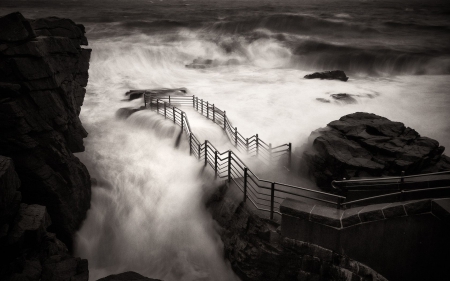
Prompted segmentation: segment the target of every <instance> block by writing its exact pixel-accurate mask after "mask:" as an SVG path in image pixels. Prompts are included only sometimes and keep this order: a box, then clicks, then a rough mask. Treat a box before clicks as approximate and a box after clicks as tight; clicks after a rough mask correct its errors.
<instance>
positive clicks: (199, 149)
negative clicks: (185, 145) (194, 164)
mask: <svg viewBox="0 0 450 281" xmlns="http://www.w3.org/2000/svg"><path fill="white" fill-rule="evenodd" d="M201 149H202V146H201V145H200V144H198V160H199V161H200V154H201V153H200V152H201Z"/></svg>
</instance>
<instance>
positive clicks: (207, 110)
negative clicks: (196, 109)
mask: <svg viewBox="0 0 450 281" xmlns="http://www.w3.org/2000/svg"><path fill="white" fill-rule="evenodd" d="M206 119H209V101H206Z"/></svg>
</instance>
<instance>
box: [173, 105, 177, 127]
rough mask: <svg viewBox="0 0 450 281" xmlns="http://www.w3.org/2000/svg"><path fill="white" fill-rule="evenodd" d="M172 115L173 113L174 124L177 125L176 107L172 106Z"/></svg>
mask: <svg viewBox="0 0 450 281" xmlns="http://www.w3.org/2000/svg"><path fill="white" fill-rule="evenodd" d="M172 113H173V123H177V121H176V119H175V107H174V106H172Z"/></svg>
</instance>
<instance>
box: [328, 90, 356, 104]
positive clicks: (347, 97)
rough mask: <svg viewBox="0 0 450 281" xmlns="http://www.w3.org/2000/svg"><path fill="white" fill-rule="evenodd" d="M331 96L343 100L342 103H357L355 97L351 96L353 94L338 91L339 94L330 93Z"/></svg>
mask: <svg viewBox="0 0 450 281" xmlns="http://www.w3.org/2000/svg"><path fill="white" fill-rule="evenodd" d="M331 97H332V98H333V99H335V100H337V101H340V102H343V103H347V104H350V103H357V101H356V99H355V98H354V97H353V95H350V94H346V93H340V94H332V95H331Z"/></svg>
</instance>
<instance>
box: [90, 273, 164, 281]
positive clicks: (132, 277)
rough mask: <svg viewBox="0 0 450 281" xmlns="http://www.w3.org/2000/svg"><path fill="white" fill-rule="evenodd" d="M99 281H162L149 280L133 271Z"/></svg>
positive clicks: (156, 280) (99, 280)
mask: <svg viewBox="0 0 450 281" xmlns="http://www.w3.org/2000/svg"><path fill="white" fill-rule="evenodd" d="M98 281H160V280H158V279H151V278H147V277H144V276H142V275H140V274H138V273H136V272H133V271H127V272H124V273H120V274H116V275H109V276H107V277H104V278H101V279H98Z"/></svg>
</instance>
